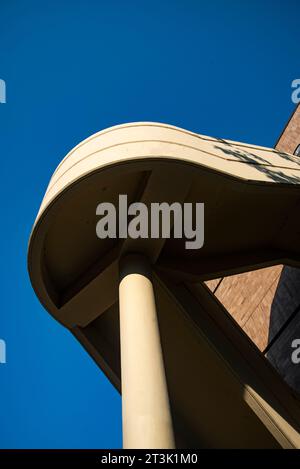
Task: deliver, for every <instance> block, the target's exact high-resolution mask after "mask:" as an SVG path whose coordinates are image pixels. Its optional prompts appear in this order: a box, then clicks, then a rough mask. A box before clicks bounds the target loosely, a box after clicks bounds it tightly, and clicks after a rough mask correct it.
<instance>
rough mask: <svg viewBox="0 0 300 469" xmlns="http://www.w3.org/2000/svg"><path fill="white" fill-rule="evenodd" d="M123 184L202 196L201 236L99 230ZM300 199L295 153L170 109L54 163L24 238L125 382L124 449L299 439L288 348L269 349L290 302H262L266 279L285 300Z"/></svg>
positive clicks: (117, 379)
mask: <svg viewBox="0 0 300 469" xmlns="http://www.w3.org/2000/svg"><path fill="white" fill-rule="evenodd" d="M120 194H126V196H127V197H128V200H129V202H130V203H136V202H143V203H144V204H145V206H146V207H150V204H151V203H162V202H166V203H168V204H172V203H174V202H178V203H180V204H182V203H192V204H196V203H200V202H204V203H205V242H204V246H203V247H202V248H201V249H198V250H188V249H186V247H185V239H184V238H174V237H171V238H164V237H163V236H158V237H156V238H153V237H152V238H137V239H132V238H130V237H125V238H120V237H118V236H116V237H108V238H107V239H101V240H99V239H98V238H97V236H96V230H95V228H96V222H97V217H96V207H97V206H98V204H99V202H102V201H105V202H109V203H111V204H113V205H114V206H115V207H117V205H118V197H119V195H120ZM299 202H300V160H299V159H298V157H297V156H293V155H291V154H290V153H287V152H285V151H283V150H281V149H280V150H275V149H271V148H265V147H259V146H255V145H251V144H245V143H239V142H232V141H228V140H222V139H216V138H213V137H207V136H203V135H199V134H195V133H192V132H188V131H186V130H183V129H179V128H177V127H173V126H169V125H164V124H156V123H132V124H126V125H121V126H116V127H112V128H110V129H106V130H104V131H102V132H99V133H97V134H95V135H93V136H91V137H90V138H88V139H87V140H85V141H83V142H81V143H80V144H79V145H77V147H75V148H74V149H73V150H72V151H71V152H70V153H69V154H68V155H67V156H66V157H65V158H64V160H63V161H62V162H61V163H60V165H59V166H58V168H57V169H56V171H55V172H54V174H53V176H52V178H51V180H50V183H49V186H48V188H47V191H46V194H45V197H44V199H43V201H42V204H41V208H40V211H39V213H38V216H37V219H36V221H35V224H34V227H33V231H32V234H31V237H30V243H29V252H28V268H29V274H30V278H31V282H32V285H33V287H34V289H35V292H36V294H37V296H38V297H39V299H40V301H41V303H42V304H43V305H44V307H45V308H46V309H47V310H48V311H49V313H50V314H52V315H53V317H54V318H56V319H57V320H58V321H59V322H60V323H61V324H62V325H64V326H65V327H67V328H68V329H69V330H70V331H71V333H72V334H73V335H74V336H75V337H76V338H77V339H78V340H79V341H80V342H81V344H82V345H83V347H85V349H86V350H87V352H88V353H89V354H90V355H91V356H92V357H93V359H94V360H95V361H96V363H97V364H98V365H99V367H100V368H101V369H102V371H103V372H104V373H105V374H106V376H107V377H108V379H109V380H110V381H111V382H112V384H113V385H114V386H115V387H116V388H117V389H118V390H119V391H120V392H122V407H123V442H124V447H125V448H173V447H174V446H176V447H178V448H195V447H198V448H202V447H204V448H280V447H283V448H300V433H299V430H300V401H299V398H298V396H297V395H296V393H295V392H294V391H292V389H291V387H290V386H289V384H288V383H287V382H286V381H287V377H285V378H286V381H285V380H284V379H283V378H282V376H281V375H280V374H279V373H278V372H277V371H276V370H275V368H274V367H273V366H272V365H271V364H270V360H271V359H272V358H271V357H273V356H275V357H277V358H276V359H277V360H278V363H279V362H280V364H283V359H281V358H278V356H277V355H276V353H275V348H274V349H273V345H272V346H270V347H269V350H268V357H269V358H268V359H267V358H266V357H265V356H264V354H263V353H261V350H264V351H265V349H264V348H266V346H267V343H268V341H269V343H270V341H272V340H273V339H274V338H275V337H277V335H278V334H279V331H280V328H281V327H282V324H283V323H282V317H283V316H284V315H286V314H287V313H286V306H285V305H284V304H283V303H280V301H279V303H280V307H279V308H277V309H276V308H275V309H271V310H270V303H269V310H268V309H267V308H265V302H266V301H267V299H268V298H269V297H268V296H267V292H268V291H270V292H271V294H273V302H274V301H275V300H274V295H275V297H276V301H277V298H279V299H280V298H281V290H280V288H281V285H283V287H282V288H285V287H284V285H286V284H285V277H284V276H283V274H282V273H280V267H274V266H278V265H283V264H286V265H289V266H290V267H293V268H296V267H299V265H300V245H299V233H300V219H299V218H298V217H295V208H296V207H297V206H298V204H299ZM119 223H120V224H122V223H123V221H122V220H119ZM258 269H260V270H259V271H258V272H257V273H255V274H254V273H251V272H252V271H257V270H258ZM266 269H271V270H266ZM266 272H268V273H267V274H266ZM287 274H288V275H290V271H288V272H287ZM279 275H280V279H281V280H280V281H279V280H277V283H276V279H278V278H279ZM252 276H253V277H252ZM249 278H250V279H251V282H253V281H254V282H255V284H256V287H255V293H256V297H255V298H254V300H253V297H252V298H250V295H249V293H250V290H251V289H249V288H248V286H247V279H249ZM228 279H229V280H228ZM253 279H254V280H253ZM258 283H259V287H260V290H259V288H258V287H257V285H258ZM274 285H275V286H274ZM278 285H279V286H280V288H279V287H278ZM275 287H276V288H277V290H276V294H275ZM295 288H296V287H295ZM258 290H259V292H258ZM290 296H291V298H292V302H293V301H294V296H293V293H292V292H291V294H290ZM245 304H246V306H245ZM276 304H277V303H276ZM264 308H265V309H264ZM289 308H290V309H293V307H292V306H289ZM266 311H267V312H266ZM250 313H251V314H250ZM254 313H255V314H254ZM291 314H294V313H291ZM267 315H268V318H269V319H267V320H265V316H267ZM262 316H263V317H262ZM289 317H291V316H289ZM246 319H247V320H246ZM251 321H252V322H251ZM276 322H279V324H280V325H279V329H278V326H276V328H275V332H273V333H272V334H273V336H272V337H271V336H270V340H269V339H268V334H269V332H268V330H269V328H270V323H274V327H275V325H276ZM257 323H259V324H262V325H263V326H261V327H260V329H259V331H258V328H257ZM240 326H242V327H240ZM263 328H264V329H263ZM243 329H244V330H243ZM262 329H263V330H264V331H265V332H264V334H265V335H263V334H261V333H260V331H261V330H262ZM245 331H246V333H245ZM251 331H252V332H251ZM253 331H254V332H253ZM270 334H271V329H270ZM249 336H250V337H251V339H252V340H250V338H249ZM278 337H279V336H278ZM276 340H277V339H276ZM253 342H254V343H256V344H257V345H258V347H257V346H256V345H255V344H254V343H253ZM274 344H275V345H276V344H277V342H276V341H274ZM274 360H275V359H274ZM274 360H273V361H274ZM286 360H287V358H286ZM282 367H283V368H284V366H283V365H282ZM86 398H87V400H88V396H87V397H86ZM99 405H101V396H99ZM99 424H101V422H99Z"/></svg>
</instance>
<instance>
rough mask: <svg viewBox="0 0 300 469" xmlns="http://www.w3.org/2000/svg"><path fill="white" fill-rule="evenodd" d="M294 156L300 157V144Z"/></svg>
mask: <svg viewBox="0 0 300 469" xmlns="http://www.w3.org/2000/svg"><path fill="white" fill-rule="evenodd" d="M294 155H296V156H300V144H299V145H298V146H297V147H296V150H295V151H294Z"/></svg>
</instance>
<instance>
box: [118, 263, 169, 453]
mask: <svg viewBox="0 0 300 469" xmlns="http://www.w3.org/2000/svg"><path fill="white" fill-rule="evenodd" d="M119 300H120V335H121V369H122V414H123V447H124V448H127V449H128V448H151V449H160V448H170V449H172V448H174V447H175V446H174V436H173V429H172V420H171V414H170V406H169V398H168V391H167V383H166V376H165V369H164V363H163V356H162V350H161V343H160V336H159V329H158V322H157V314H156V307H155V299H154V291H153V285H152V281H151V275H150V268H149V266H148V263H147V260H146V259H145V258H144V257H142V256H139V255H127V256H126V257H125V258H123V259H122V261H121V263H120V285H119Z"/></svg>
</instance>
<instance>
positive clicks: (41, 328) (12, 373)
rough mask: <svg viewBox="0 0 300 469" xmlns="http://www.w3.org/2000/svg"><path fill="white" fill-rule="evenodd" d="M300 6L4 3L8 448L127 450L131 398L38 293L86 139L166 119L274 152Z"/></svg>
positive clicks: (298, 74) (285, 110)
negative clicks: (49, 213) (65, 165)
mask: <svg viewBox="0 0 300 469" xmlns="http://www.w3.org/2000/svg"><path fill="white" fill-rule="evenodd" d="M299 17H300V2H298V1H297V0H295V1H292V0H291V1H287V0H285V1H284V0H282V1H276V0H272V1H271V0H269V1H267V0H256V1H255V0H254V1H250V0H248V1H240V0H239V1H234V0H227V1H214V0H210V1H208V0H205V1H204V0H198V1H192V0H181V1H178V0H173V1H171V0H169V1H166V0H160V1H157V0H152V1H143V0H140V1H131V0H128V1H126V2H125V1H121V0H119V1H113V0H111V1H109V0H106V1H104V0H103V1H101V0H98V1H96V0H85V1H84V0H80V1H79V0H73V1H71V0H69V1H67V0H60V1H58V0H56V1H55V0H54V1H51V2H50V1H43V2H40V1H30V0H28V1H26V0H23V1H15V0H1V3H0V44H1V47H0V79H4V80H5V82H6V86H7V103H6V104H0V155H1V169H2V171H1V184H0V196H1V243H0V249H1V261H2V262H1V263H2V268H1V270H0V276H1V281H0V284H1V290H2V291H1V312H0V338H1V339H4V340H5V341H6V344H7V363H6V364H5V365H0V396H1V403H0V448H51V447H53V448H105V447H110V448H117V447H120V446H121V400H120V397H119V395H118V394H117V392H116V391H115V390H114V389H113V387H112V386H111V384H110V383H109V382H108V381H107V379H106V378H105V377H104V375H103V374H102V372H101V371H100V370H99V369H98V368H97V366H96V365H95V364H94V362H93V361H92V360H91V359H90V358H89V356H88V355H87V353H86V352H85V351H84V350H83V349H82V348H81V346H80V345H79V344H78V343H77V342H76V340H75V339H74V338H73V337H72V336H71V334H70V333H69V332H68V331H67V330H65V329H64V328H63V327H62V326H61V325H59V324H58V323H56V322H55V321H54V319H52V318H51V317H50V316H49V315H48V313H47V312H46V311H45V310H44V309H43V308H42V306H41V305H40V304H39V302H38V300H37V299H36V297H35V295H34V292H33V290H32V288H31V285H30V282H29V279H28V274H27V268H26V251H27V243H28V237H29V233H30V230H31V226H32V224H33V221H34V218H35V216H36V213H37V210H38V207H39V204H40V202H41V198H42V196H43V193H44V191H45V189H46V186H47V183H48V181H49V178H50V176H51V174H52V172H53V170H54V169H55V167H56V165H57V164H58V163H59V161H60V160H61V159H62V158H63V157H64V156H65V154H66V153H67V152H68V151H69V150H70V149H71V148H72V147H73V146H74V145H76V144H77V143H78V142H79V141H81V140H82V139H83V138H86V137H88V136H89V135H91V134H92V133H94V132H96V131H98V130H101V129H103V128H105V127H109V126H111V125H114V124H120V123H123V122H129V121H145V120H147V121H159V122H166V123H170V124H174V125H178V126H180V127H183V128H186V129H188V130H192V131H195V132H200V133H203V134H207V135H212V136H217V137H223V138H230V139H234V140H241V141H245V142H250V143H255V144H261V145H266V146H273V145H274V143H275V141H276V139H277V137H278V135H279V133H280V132H281V130H282V128H283V126H284V124H285V122H286V121H287V119H288V117H289V115H290V113H291V112H292V110H293V108H294V104H293V103H292V101H291V91H292V90H291V82H292V80H293V79H295V78H300V54H299V43H300V41H299V39H300V37H299V36H300V29H299Z"/></svg>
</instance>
